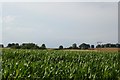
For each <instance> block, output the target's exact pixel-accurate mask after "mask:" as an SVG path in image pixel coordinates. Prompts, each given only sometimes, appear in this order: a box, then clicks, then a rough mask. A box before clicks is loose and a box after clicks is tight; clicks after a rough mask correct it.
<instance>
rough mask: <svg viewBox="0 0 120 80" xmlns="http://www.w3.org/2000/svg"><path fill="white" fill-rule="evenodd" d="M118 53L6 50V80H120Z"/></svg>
mask: <svg viewBox="0 0 120 80" xmlns="http://www.w3.org/2000/svg"><path fill="white" fill-rule="evenodd" d="M119 64H120V62H119V59H118V53H117V52H95V51H64V50H63V51H62V50H21V49H19V50H17V49H3V50H2V80H7V79H11V80H12V79H15V80H30V79H32V80H33V79H37V80H120V66H119Z"/></svg>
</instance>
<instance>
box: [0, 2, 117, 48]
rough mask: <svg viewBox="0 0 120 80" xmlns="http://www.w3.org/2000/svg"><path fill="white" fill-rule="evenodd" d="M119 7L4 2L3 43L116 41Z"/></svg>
mask: <svg viewBox="0 0 120 80" xmlns="http://www.w3.org/2000/svg"><path fill="white" fill-rule="evenodd" d="M117 7H118V6H117V2H32V3H28V2H27V3H20V2H19V3H15V2H13V3H12V2H11V3H3V4H2V19H3V20H2V21H3V24H2V43H4V44H5V45H6V44H8V43H11V42H18V43H22V42H34V43H37V44H38V45H41V44H42V43H45V44H46V46H47V47H58V46H59V45H63V46H64V47H69V46H70V45H71V44H73V43H77V44H81V43H83V42H85V43H90V44H96V43H97V42H98V41H101V42H103V43H108V42H110V43H117V42H118V11H117V10H118V8H117ZM0 32H1V31H0Z"/></svg>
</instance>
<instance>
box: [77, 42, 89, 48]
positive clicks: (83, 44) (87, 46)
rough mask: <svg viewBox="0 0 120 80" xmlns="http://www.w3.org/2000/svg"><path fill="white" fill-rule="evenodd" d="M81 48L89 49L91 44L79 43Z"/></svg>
mask: <svg viewBox="0 0 120 80" xmlns="http://www.w3.org/2000/svg"><path fill="white" fill-rule="evenodd" d="M79 48H80V49H89V48H90V45H89V44H85V43H82V44H81V45H79Z"/></svg>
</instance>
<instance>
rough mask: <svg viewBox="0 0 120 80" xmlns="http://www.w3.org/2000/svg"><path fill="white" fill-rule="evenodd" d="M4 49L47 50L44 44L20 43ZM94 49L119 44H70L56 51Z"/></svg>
mask: <svg viewBox="0 0 120 80" xmlns="http://www.w3.org/2000/svg"><path fill="white" fill-rule="evenodd" d="M0 48H4V45H3V44H0ZM6 48H12V49H47V48H46V45H45V44H42V45H41V46H38V45H37V44H35V43H22V44H21V45H20V44H18V43H9V44H8V45H7V47H6ZM94 48H120V44H118V43H117V44H111V43H107V44H98V45H96V46H94V45H90V44H86V43H82V44H80V45H78V46H77V44H76V43H74V44H72V45H71V46H70V47H68V48H64V47H63V45H60V46H59V47H58V48H57V49H83V50H85V49H94Z"/></svg>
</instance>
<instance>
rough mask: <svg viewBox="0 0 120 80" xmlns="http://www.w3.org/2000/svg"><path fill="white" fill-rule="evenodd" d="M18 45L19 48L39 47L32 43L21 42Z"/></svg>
mask: <svg viewBox="0 0 120 80" xmlns="http://www.w3.org/2000/svg"><path fill="white" fill-rule="evenodd" d="M20 47H21V49H39V46H37V45H36V44H34V43H23V44H22V45H21V46H20Z"/></svg>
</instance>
